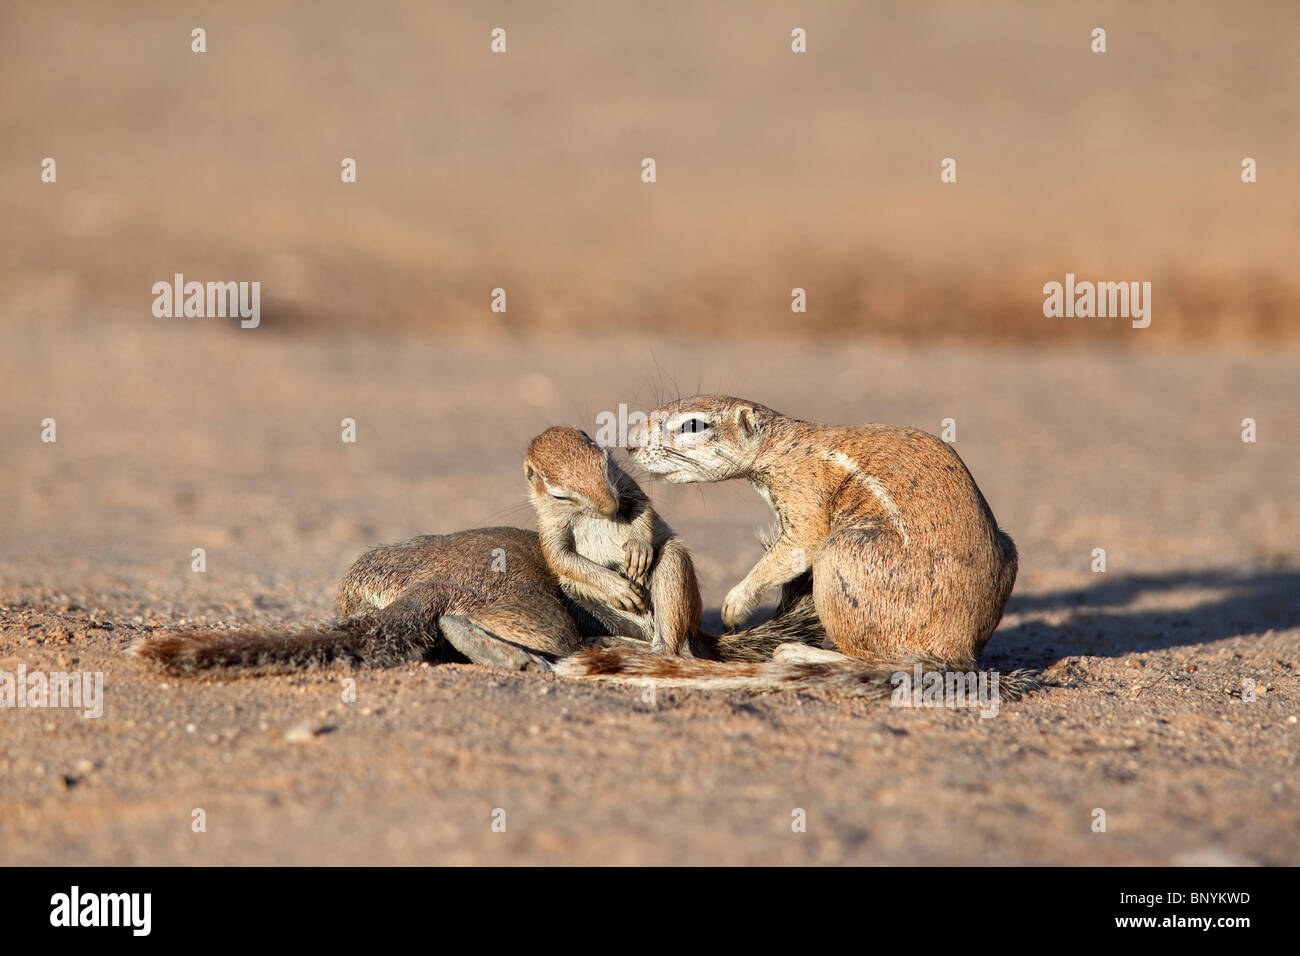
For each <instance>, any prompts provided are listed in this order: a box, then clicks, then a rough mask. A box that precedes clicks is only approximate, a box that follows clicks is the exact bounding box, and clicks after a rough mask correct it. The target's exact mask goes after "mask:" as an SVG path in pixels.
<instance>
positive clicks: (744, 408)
mask: <svg viewBox="0 0 1300 956" xmlns="http://www.w3.org/2000/svg"><path fill="white" fill-rule="evenodd" d="M736 427H738V428H739V429H740V433H741V434H742V435H744V436H745V437H746V438H753V437H754V434H755V432H757V431H758V422H757V420H755V418H754V410H753V409H752V408H750V407H749V406H748V405H741V406H740V407H739V408H738V409H736Z"/></svg>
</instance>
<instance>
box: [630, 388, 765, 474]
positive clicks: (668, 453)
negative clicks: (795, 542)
mask: <svg viewBox="0 0 1300 956" xmlns="http://www.w3.org/2000/svg"><path fill="white" fill-rule="evenodd" d="M779 417H780V416H779V415H778V413H777V412H774V411H772V409H770V408H767V407H766V406H764V405H759V404H757V403H756V402H747V401H745V400H744V399H741V398H731V397H730V396H727V395H695V396H693V397H691V398H683V399H679V400H677V401H675V402H669V403H668V404H667V405H660V406H659V407H658V408H656V409H655V410H654V411H652V412H651V413H650V414H649V415H648V416H647V417H646V422H645V424H644V425H643V426H642V427H641V428H640V429H638V430H637V431H636V432H635V433H634V434H632V435H630V436H629V443H630V444H631V445H632V448H631V450H630V451H629V455H630V456H631V458H632V461H633V462H635V463H636V464H637V465H638V466H640V467H642V468H644V469H645V470H646V471H647V472H649V473H650V474H652V475H654V477H656V478H659V479H661V480H663V481H668V482H674V483H680V482H687V481H726V480H727V479H728V478H745V477H748V476H749V475H750V474H751V473H752V471H753V468H754V456H755V455H756V453H757V452H758V450H759V448H760V446H761V445H762V442H763V439H764V438H765V437H766V434H767V431H768V428H769V426H770V425H771V423H772V421H773V420H775V419H776V418H779Z"/></svg>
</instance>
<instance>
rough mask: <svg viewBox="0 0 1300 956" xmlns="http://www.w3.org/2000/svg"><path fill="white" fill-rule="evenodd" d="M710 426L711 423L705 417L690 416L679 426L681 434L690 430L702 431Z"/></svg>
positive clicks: (678, 431) (678, 429)
mask: <svg viewBox="0 0 1300 956" xmlns="http://www.w3.org/2000/svg"><path fill="white" fill-rule="evenodd" d="M708 427H709V423H708V422H706V421H705V420H704V419H703V418H688V419H686V421H684V422H682V423H681V425H679V426H678V427H677V433H678V434H679V435H685V434H687V433H688V432H702V431H704V430H705V429H706V428H708Z"/></svg>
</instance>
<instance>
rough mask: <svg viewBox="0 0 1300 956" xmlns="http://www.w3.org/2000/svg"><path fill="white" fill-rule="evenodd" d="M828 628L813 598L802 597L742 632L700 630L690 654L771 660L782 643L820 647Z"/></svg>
mask: <svg viewBox="0 0 1300 956" xmlns="http://www.w3.org/2000/svg"><path fill="white" fill-rule="evenodd" d="M825 639H826V629H825V628H824V627H822V623H821V620H820V619H819V618H818V617H817V608H816V606H814V604H813V600H812V595H811V594H807V595H802V596H800V597H799V598H798V599H796V600H793V601H791V602H790V603H789V604H788V605H787V604H786V603H785V602H783V603H782V606H781V607H780V608H778V609H777V612H776V614H775V615H774V616H772V617H771V618H768V619H767V620H766V621H763V622H762V623H760V624H755V625H754V626H753V627H749V628H746V629H745V630H743V631H733V632H731V633H729V634H710V633H708V632H707V631H700V632H699V633H698V634H696V635H695V637H694V638H692V639H691V652H692V653H693V654H694V655H695V656H696V657H700V658H704V659H705V660H710V661H748V662H761V661H770V660H771V659H772V654H773V652H774V651H775V650H776V649H777V648H778V647H780V646H781V645H782V644H809V645H814V646H820V645H821V643H822V641H824V640H825Z"/></svg>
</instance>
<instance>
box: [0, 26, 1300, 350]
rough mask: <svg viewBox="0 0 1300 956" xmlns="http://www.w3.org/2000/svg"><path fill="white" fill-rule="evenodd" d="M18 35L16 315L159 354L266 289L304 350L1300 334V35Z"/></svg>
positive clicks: (9, 116)
mask: <svg viewBox="0 0 1300 956" xmlns="http://www.w3.org/2000/svg"><path fill="white" fill-rule="evenodd" d="M0 17H2V18H3V20H2V21H0V22H2V28H0V53H3V57H4V61H3V62H4V65H3V67H2V68H0V69H2V70H3V73H2V74H0V75H2V76H3V80H4V82H3V84H2V85H0V106H2V107H3V109H0V123H2V124H3V134H4V135H3V141H4V149H3V153H2V154H0V177H2V178H3V181H4V183H5V186H4V194H5V195H4V205H5V208H4V215H3V217H2V219H0V235H2V236H3V250H4V251H3V259H0V296H2V297H3V302H4V304H5V305H6V306H7V309H8V311H9V312H10V313H11V314H12V311H13V310H14V309H21V310H33V311H56V312H57V311H69V310H78V311H80V312H82V313H83V314H86V313H87V312H93V313H94V315H95V316H96V318H94V319H93V321H96V322H98V321H100V318H99V316H100V315H101V314H102V313H103V311H104V310H108V309H120V310H122V311H123V314H122V316H121V321H124V322H128V323H143V324H145V325H147V326H149V327H150V328H151V329H155V330H156V329H158V328H159V327H160V323H157V322H153V321H151V316H150V313H149V305H150V303H151V301H152V298H151V296H150V294H149V289H150V287H151V285H152V283H153V282H155V281H158V280H160V279H164V278H167V277H170V276H171V275H172V274H173V273H175V272H183V273H184V274H185V275H186V276H187V277H192V278H194V279H198V280H199V281H205V280H207V279H233V278H239V279H247V280H253V279H256V280H259V281H261V282H262V292H263V296H264V299H263V313H264V322H265V324H266V325H267V327H268V328H269V329H270V330H273V331H292V332H293V333H294V334H305V333H314V332H327V331H333V330H337V329H340V328H345V329H352V330H364V331H366V332H373V331H377V330H380V329H403V330H406V329H409V330H412V331H418V332H434V333H437V334H439V335H443V334H446V333H448V332H457V333H464V332H473V331H485V330H492V331H497V332H511V333H517V332H519V331H520V330H529V331H537V332H545V331H550V330H555V329H560V328H585V329H598V330H601V331H607V330H610V329H612V328H619V329H631V330H635V331H641V332H648V331H650V330H662V331H668V330H673V331H683V332H684V331H700V330H707V333H708V334H709V335H710V336H714V335H727V336H744V335H751V334H754V333H755V332H757V331H760V330H761V331H782V332H798V333H807V334H819V335H820V334H833V335H836V336H839V337H861V336H871V337H881V336H886V337H890V338H903V339H921V340H924V341H927V342H928V341H934V340H935V339H936V338H937V337H960V338H963V339H1016V340H1019V339H1039V340H1047V341H1060V340H1062V339H1076V338H1086V339H1100V340H1107V341H1115V342H1116V343H1119V344H1121V345H1123V346H1126V347H1128V346H1139V347H1144V348H1146V347H1153V346H1159V345H1167V344H1169V343H1171V342H1181V341H1186V340H1200V339H1215V340H1220V339H1245V340H1253V341H1271V340H1275V339H1278V338H1286V339H1289V340H1292V339H1294V338H1295V337H1296V335H1297V324H1296V323H1295V322H1294V321H1290V320H1291V319H1292V318H1293V317H1294V315H1295V311H1296V305H1297V301H1300V273H1297V270H1296V269H1295V266H1294V264H1295V261H1296V258H1297V252H1298V251H1300V249H1298V248H1297V235H1298V231H1297V225H1300V190H1297V189H1296V187H1295V183H1296V181H1297V176H1300V158H1298V157H1300V151H1298V150H1297V148H1296V147H1297V144H1298V143H1300V122H1298V121H1297V120H1298V116H1297V110H1300V97H1297V86H1298V81H1297V68H1296V62H1295V55H1294V40H1295V37H1296V36H1297V35H1298V34H1300V8H1298V7H1297V6H1296V5H1295V4H1293V3H1287V2H1277V3H1268V2H1258V3H1252V4H1248V5H1246V6H1245V7H1239V6H1235V5H1233V4H1226V3H1220V4H1213V3H1183V2H1170V3H1143V4H1130V3H1087V4H1061V3H1051V4H1044V3H1027V2H1026V3H1005V2H990V3H981V4H969V3H960V2H898V3H888V2H883V3H870V4H843V3H833V2H823V3H803V4H795V5H791V4H788V3H753V2H744V3H711V4H694V3H676V2H667V3H656V4H643V3H617V4H590V3H587V4H582V3H566V2H556V3H546V4H541V5H539V4H535V3H508V2H501V3H475V4H447V3H443V4H432V3H428V4H426V3H406V4H395V3H386V2H377V3H366V4H351V3H333V2H326V3H312V4H301V3H278V2H267V3H260V2H259V3H257V4H242V3H236V4H221V5H215V6H214V5H210V4H205V3H185V2H176V3H170V2H169V3H144V2H132V3H113V4H103V3H76V2H73V3H61V4H57V5H54V6H51V5H49V4H44V3H26V2H12V0H11V2H7V3H5V4H4V6H3V10H2V11H0ZM199 26H201V27H203V28H204V29H205V30H206V31H207V52H206V53H204V54H201V55H199V54H195V53H193V52H191V49H190V31H191V30H192V29H193V28H194V27H199ZM494 27H502V28H504V29H505V30H506V31H507V42H508V52H507V53H506V54H505V55H493V54H492V53H491V52H490V50H489V42H490V31H491V30H492V29H493V28H494ZM795 27H801V28H803V29H805V30H806V31H807V46H808V52H807V53H806V54H803V55H795V54H793V53H792V52H791V49H790V42H791V40H790V33H791V30H792V29H793V28H795ZM1094 27H1103V28H1104V29H1105V30H1106V31H1107V47H1108V49H1107V52H1106V53H1105V54H1094V53H1092V52H1091V50H1090V45H1091V42H1092V41H1091V31H1092V29H1093V28H1094ZM46 156H50V157H53V158H55V159H56V161H57V163H58V183H57V185H55V186H49V185H45V184H42V183H41V182H40V179H39V172H40V162H41V160H42V158H44V157H46ZM647 156H648V157H653V158H654V159H655V160H656V162H657V164H658V181H657V183H655V184H654V185H645V184H643V183H642V182H641V180H640V171H641V169H640V163H641V160H642V159H643V158H644V157H647ZM1246 156H1250V157H1254V158H1255V159H1256V160H1257V161H1258V168H1259V172H1258V177H1259V181H1258V183H1256V184H1254V185H1245V184H1243V183H1242V182H1241V178H1240V172H1241V169H1240V163H1241V160H1242V158H1243V157H1246ZM344 157H352V158H355V159H356V160H357V164H358V181H357V183H356V184H353V185H345V184H343V183H342V182H341V181H340V175H339V174H340V162H341V160H342V159H343V158H344ZM945 157H952V158H954V159H956V161H957V174H958V180H957V182H956V183H955V184H951V185H944V184H941V183H940V181H939V164H940V161H941V160H942V159H943V158H945ZM1066 272H1074V273H1076V274H1077V275H1078V276H1079V278H1081V279H1084V278H1090V277H1091V278H1101V279H1114V280H1121V279H1127V280H1149V281H1151V282H1152V283H1153V285H1154V296H1155V317H1154V326H1153V328H1152V329H1151V330H1148V331H1146V332H1144V333H1143V334H1141V335H1134V334H1132V333H1131V332H1130V331H1129V330H1128V329H1127V328H1125V327H1124V323H1116V322H1099V321H1091V322H1088V321H1073V320H1055V321H1054V320H1047V319H1044V317H1043V315H1042V312H1041V309H1042V300H1043V296H1042V292H1041V289H1042V286H1043V283H1044V282H1048V281H1053V280H1055V281H1061V280H1062V278H1063V276H1064V274H1065V273H1066ZM796 286H797V287H803V288H805V289H807V291H808V312H807V313H806V314H803V315H798V316H793V315H792V313H791V311H790V290H791V289H792V288H794V287H796ZM496 287H502V288H505V289H506V290H507V292H508V301H509V311H508V313H507V314H506V315H500V314H494V313H492V312H491V311H489V299H490V292H491V290H492V289H493V288H496Z"/></svg>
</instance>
